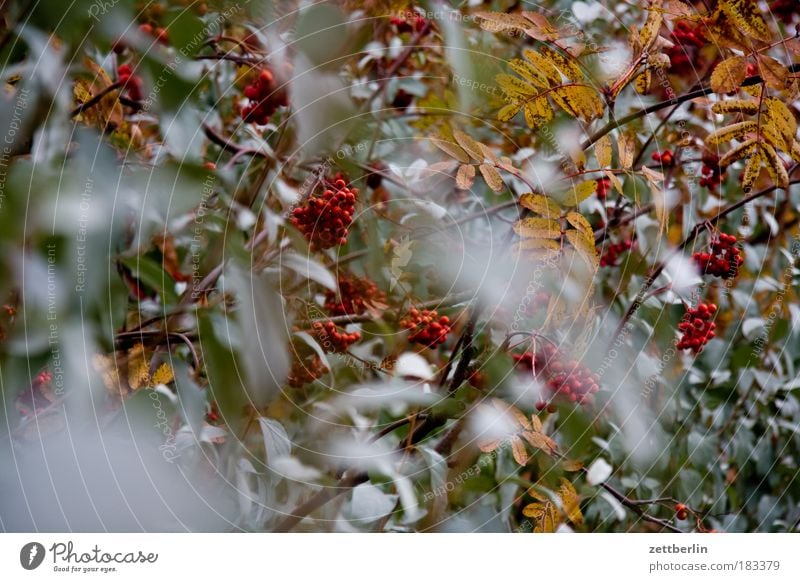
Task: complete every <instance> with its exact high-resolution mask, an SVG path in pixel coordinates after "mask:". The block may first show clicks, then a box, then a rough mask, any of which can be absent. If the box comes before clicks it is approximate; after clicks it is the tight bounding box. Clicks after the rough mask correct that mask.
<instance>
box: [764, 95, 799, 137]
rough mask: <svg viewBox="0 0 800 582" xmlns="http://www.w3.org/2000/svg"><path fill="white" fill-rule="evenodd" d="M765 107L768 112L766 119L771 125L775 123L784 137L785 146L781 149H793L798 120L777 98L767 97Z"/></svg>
mask: <svg viewBox="0 0 800 582" xmlns="http://www.w3.org/2000/svg"><path fill="white" fill-rule="evenodd" d="M764 106H765V108H766V111H765V113H764V118H765V119H766V120H768V121H769V122H771V123H774V125H775V127H776V129H777V131H778V133H779V134H780V135H781V136H782V137H783V140H784V142H785V146H784V147H782V148H781V149H783V150H789V149H791V144H792V140H793V139H794V135H795V133H797V120H796V119H795V118H794V115H793V114H792V112H791V111H790V110H789V108H788V107H787V106H786V104H785V103H784V102H783V101H781V100H780V99H776V98H775V97H767V98H766V99H764Z"/></svg>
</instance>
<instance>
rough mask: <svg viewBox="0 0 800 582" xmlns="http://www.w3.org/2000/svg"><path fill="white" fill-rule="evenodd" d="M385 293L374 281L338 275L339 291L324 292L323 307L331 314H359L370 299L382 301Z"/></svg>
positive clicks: (364, 309)
mask: <svg viewBox="0 0 800 582" xmlns="http://www.w3.org/2000/svg"><path fill="white" fill-rule="evenodd" d="M385 299H386V294H385V293H384V292H383V291H380V290H378V286H377V285H376V284H375V282H374V281H370V280H369V279H358V278H355V277H348V276H343V277H339V291H338V292H336V291H326V292H325V309H327V310H328V313H330V314H331V315H360V314H362V313H364V312H365V311H366V310H367V303H368V302H370V301H380V302H382V301H384V300H385Z"/></svg>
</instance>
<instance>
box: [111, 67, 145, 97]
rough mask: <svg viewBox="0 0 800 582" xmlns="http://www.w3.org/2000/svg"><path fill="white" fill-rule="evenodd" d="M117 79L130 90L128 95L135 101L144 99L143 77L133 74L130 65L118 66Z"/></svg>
mask: <svg viewBox="0 0 800 582" xmlns="http://www.w3.org/2000/svg"><path fill="white" fill-rule="evenodd" d="M117 79H118V80H119V84H120V85H122V87H123V88H124V89H125V90H126V91H127V92H128V97H130V98H131V99H133V100H134V101H141V100H142V99H144V90H143V84H142V78H141V77H140V76H139V75H134V74H133V68H132V67H131V66H130V65H128V64H124V65H120V66H119V67H118V68H117Z"/></svg>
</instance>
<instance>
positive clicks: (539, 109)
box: [524, 97, 553, 129]
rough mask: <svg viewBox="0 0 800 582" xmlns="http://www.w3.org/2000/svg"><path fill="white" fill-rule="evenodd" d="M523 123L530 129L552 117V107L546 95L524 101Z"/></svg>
mask: <svg viewBox="0 0 800 582" xmlns="http://www.w3.org/2000/svg"><path fill="white" fill-rule="evenodd" d="M524 112H525V123H527V124H528V127H530V128H531V129H536V128H537V127H539V126H540V125H542V124H543V123H547V122H548V121H550V120H551V119H553V109H552V107H550V102H549V101H548V100H547V97H537V98H536V99H532V100H530V101H528V102H527V103H525V106H524Z"/></svg>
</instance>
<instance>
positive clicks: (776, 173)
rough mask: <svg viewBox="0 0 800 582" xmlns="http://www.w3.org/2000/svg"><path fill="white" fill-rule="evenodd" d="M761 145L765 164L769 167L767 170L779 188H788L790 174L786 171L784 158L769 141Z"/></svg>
mask: <svg viewBox="0 0 800 582" xmlns="http://www.w3.org/2000/svg"><path fill="white" fill-rule="evenodd" d="M761 146H762V150H763V155H764V165H765V166H766V167H767V171H768V172H769V175H770V177H771V178H772V180H773V181H774V182H775V185H776V186H778V187H779V188H784V189H785V188H788V186H789V174H788V172H787V171H786V166H784V165H783V160H781V158H780V157H779V156H778V152H776V151H775V148H773V147H772V146H771V145H769V144H768V143H762V144H761Z"/></svg>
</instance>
